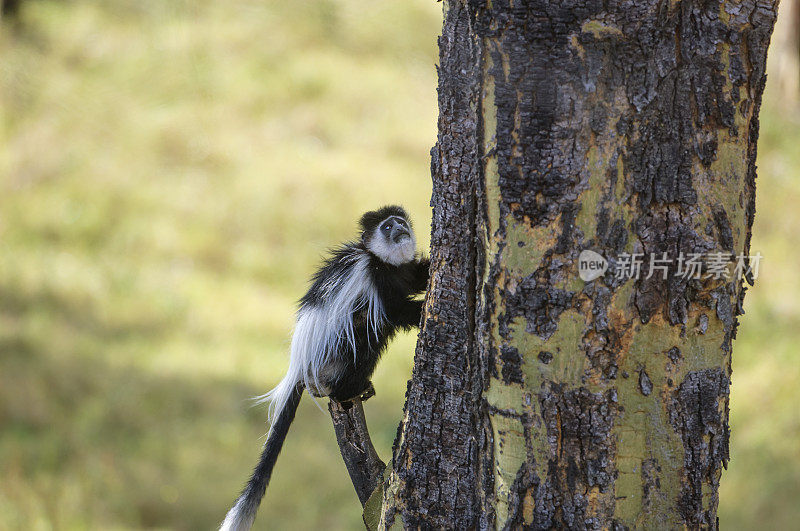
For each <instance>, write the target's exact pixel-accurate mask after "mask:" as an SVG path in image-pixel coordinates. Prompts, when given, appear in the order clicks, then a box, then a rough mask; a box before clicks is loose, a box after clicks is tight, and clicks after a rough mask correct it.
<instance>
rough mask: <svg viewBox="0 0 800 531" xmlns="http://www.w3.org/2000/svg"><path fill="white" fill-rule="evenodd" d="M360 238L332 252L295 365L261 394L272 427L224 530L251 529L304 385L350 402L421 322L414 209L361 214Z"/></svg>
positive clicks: (422, 269)
mask: <svg viewBox="0 0 800 531" xmlns="http://www.w3.org/2000/svg"><path fill="white" fill-rule="evenodd" d="M360 225H361V231H362V232H361V240H360V241H356V242H350V243H345V244H344V245H342V246H341V247H340V248H338V249H336V250H334V251H333V253H332V255H331V256H330V257H329V258H328V259H327V260H325V262H324V263H323V264H322V267H321V268H320V269H319V270H318V271H317V273H316V274H315V275H314V277H313V283H312V285H311V288H310V289H309V290H308V293H306V294H305V296H303V298H302V299H301V300H300V308H299V310H298V312H297V322H296V323H295V328H294V335H293V336H292V345H291V354H290V358H289V370H288V371H287V373H286V376H285V377H284V378H283V380H281V382H280V383H279V384H278V386H277V387H275V389H273V390H272V391H270V392H268V393H267V394H265V395H263V397H261V399H263V400H264V401H269V402H270V407H269V418H270V423H271V425H270V430H269V434H268V435H267V441H266V444H265V445H264V449H263V451H262V452H261V459H260V460H259V462H258V465H256V468H255V470H254V471H253V475H252V476H251V477H250V481H248V483H247V485H246V486H245V488H244V490H243V491H242V494H241V495H240V496H239V498H238V499H237V500H236V503H235V505H234V506H233V508H232V509H231V510H230V511H228V514H227V516H226V517H225V521H224V522H223V523H222V527H221V528H220V529H222V530H225V531H242V530H246V529H249V528H250V526H251V525H252V524H253V520H254V519H255V515H256V510H257V509H258V505H259V503H260V502H261V498H262V497H263V496H264V491H265V490H266V488H267V484H268V483H269V479H270V476H271V475H272V468H273V466H275V461H276V459H277V458H278V453H279V452H280V451H281V446H282V445H283V440H284V439H285V438H286V432H287V431H288V430H289V426H290V425H291V423H292V420H294V414H295V411H296V410H297V406H298V404H299V403H300V397H301V395H302V393H303V389H307V390H308V391H309V392H310V393H312V394H313V395H315V396H329V397H330V398H332V399H334V400H337V401H339V402H346V401H348V400H350V399H353V398H355V397H357V396H360V395H361V394H362V393H364V392H365V391H366V390H367V389H368V388H369V387H370V385H371V384H370V377H371V376H372V372H373V371H374V370H375V365H376V364H377V362H378V358H380V355H381V353H382V352H383V349H384V348H385V347H386V344H387V343H388V342H389V340H390V339H391V338H392V336H394V334H395V332H396V331H397V330H398V329H400V328H402V329H405V330H408V329H410V328H411V327H413V326H417V325H419V321H420V314H421V312H422V301H419V300H414V299H413V297H414V296H415V295H417V294H419V293H421V292H422V291H424V290H425V287H426V285H427V282H428V266H429V263H430V262H429V260H427V259H421V258H417V257H416V247H417V241H416V238H415V237H414V231H413V230H412V228H411V222H410V221H409V219H408V214H406V211H405V210H403V208H401V207H399V206H386V207H383V208H381V209H378V210H374V211H371V212H367V213H366V214H364V215H363V216H361V221H360Z"/></svg>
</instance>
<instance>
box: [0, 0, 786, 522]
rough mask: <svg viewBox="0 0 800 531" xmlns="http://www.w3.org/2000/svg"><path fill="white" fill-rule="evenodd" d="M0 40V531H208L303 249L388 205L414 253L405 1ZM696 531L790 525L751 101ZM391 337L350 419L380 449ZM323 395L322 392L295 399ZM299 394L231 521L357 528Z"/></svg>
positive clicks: (768, 192) (773, 129)
mask: <svg viewBox="0 0 800 531" xmlns="http://www.w3.org/2000/svg"><path fill="white" fill-rule="evenodd" d="M21 15H22V16H21V19H22V20H21V23H20V24H19V25H18V26H17V27H15V28H13V29H12V28H11V27H10V26H5V27H3V28H2V29H0V53H2V61H0V143H1V144H0V145H2V148H0V474H1V476H0V477H2V480H1V481H0V528H1V529H48V528H66V529H82V528H103V529H106V528H110V529H113V528H140V527H161V528H176V529H208V528H212V527H214V525H215V524H216V523H217V522H219V521H220V520H221V518H222V517H223V515H224V513H225V511H226V510H227V508H228V505H229V504H230V503H231V502H232V501H233V499H234V497H235V495H236V493H237V491H238V489H239V488H240V487H241V485H242V483H243V482H244V480H245V479H246V476H247V474H248V473H249V472H250V468H251V467H252V466H253V464H254V463H255V461H256V458H257V455H258V452H259V450H260V443H261V439H260V437H261V436H262V435H263V434H264V432H265V430H266V426H265V423H264V420H265V418H264V417H265V415H264V411H263V409H261V408H251V407H250V404H249V402H248V401H247V399H248V398H249V397H252V396H254V395H257V394H260V393H263V392H264V391H266V390H267V389H269V388H270V387H271V386H272V385H274V384H275V383H276V382H277V381H278V380H279V378H280V377H281V375H282V373H283V370H284V369H285V366H286V350H287V346H288V341H289V334H290V330H291V324H292V316H293V311H294V301H295V300H296V299H297V298H298V297H299V296H300V295H301V294H302V292H303V290H304V288H305V286H306V279H307V277H308V275H309V274H310V273H311V271H312V270H313V268H314V265H315V263H316V262H317V260H318V257H319V255H320V254H321V253H322V251H323V250H324V248H325V247H327V246H329V245H331V244H334V243H336V242H338V241H340V240H342V239H344V238H348V237H351V236H352V235H353V234H354V230H355V218H356V217H357V215H358V214H359V213H360V212H361V211H362V210H364V209H366V208H370V207H372V206H375V205H378V204H381V203H386V202H389V201H401V202H403V203H404V204H405V205H406V206H407V207H408V208H409V210H410V211H411V212H412V214H413V216H414V219H415V221H416V224H417V227H418V229H419V233H420V236H421V238H420V239H421V242H420V243H421V245H422V246H427V245H428V241H427V239H428V226H429V223H430V212H429V209H428V201H429V198H430V180H429V179H430V177H429V170H428V162H429V157H428V150H429V149H430V147H431V146H432V145H433V142H434V139H435V133H436V130H435V127H436V92H435V86H436V81H435V70H434V66H433V65H434V63H435V60H436V49H435V45H436V36H437V34H438V31H439V24H440V6H439V5H437V4H436V3H435V2H433V1H429V0H413V1H406V2H387V1H380V2H378V1H372V2H356V1H353V0H336V1H332V0H328V1H323V0H314V1H312V0H304V1H298V2H280V1H277V0H271V1H258V2H257V1H245V0H236V1H232V2H211V1H208V0H198V1H193V2H189V1H173V2H163V1H160V2H156V1H133V0H109V1H105V2H101V1H99V0H94V1H90V0H75V1H70V2H59V1H55V0H53V1H44V0H41V1H39V0H36V1H30V2H28V3H24V5H23V10H22V13H21ZM763 118H764V119H763V123H764V126H763V131H762V144H761V149H760V168H761V170H760V178H759V193H758V195H759V211H758V214H757V216H756V228H755V236H754V240H753V248H754V250H760V251H761V252H762V253H763V254H764V255H765V256H766V259H765V262H764V264H763V266H764V269H763V276H762V278H761V279H760V280H759V283H758V284H757V287H756V289H753V290H752V292H751V293H749V294H748V298H747V304H746V309H747V311H748V314H747V316H745V317H744V319H743V320H742V321H743V324H742V327H741V329H740V334H739V339H738V340H737V343H736V344H735V351H734V388H733V393H732V406H731V409H732V413H731V415H732V424H733V439H732V460H731V463H730V466H729V470H728V472H727V473H726V474H725V475H724V476H723V487H722V497H721V498H722V499H721V522H722V525H723V527H727V528H738V527H741V528H751V527H755V526H756V524H761V525H765V526H767V527H774V528H786V527H789V524H792V523H794V522H796V521H797V520H798V518H800V509H798V507H797V505H796V499H797V497H798V496H799V495H800V488H799V487H798V485H800V446H799V445H800V443H798V441H800V414H798V412H797V408H796V407H795V403H796V402H797V399H798V391H797V390H796V389H795V385H794V384H795V382H797V381H798V379H800V368H798V364H797V362H796V361H797V354H796V352H797V348H796V345H797V344H798V343H799V342H800V331H799V330H800V301H798V300H797V299H796V298H795V297H794V296H795V295H796V294H798V293H800V278H799V277H798V275H797V272H796V271H797V268H796V265H795V264H797V263H800V250H798V247H797V246H796V245H794V237H795V235H796V234H799V233H800V211H798V209H797V208H793V205H794V204H797V203H798V202H800V170H798V168H800V154H798V153H797V151H796V146H797V145H798V143H800V127H798V125H799V124H798V119H797V118H796V117H795V118H793V119H792V118H789V117H787V116H786V113H784V112H782V110H781V109H778V108H773V107H770V106H767V109H765V114H764V116H763ZM413 348H414V336H413V335H407V336H403V337H401V338H400V339H399V340H397V341H396V342H395V344H394V345H393V347H392V348H391V350H390V352H389V353H388V354H387V356H386V357H385V361H384V362H383V364H382V365H381V366H380V367H379V369H378V373H377V375H376V378H375V386H376V388H377V390H378V395H377V396H376V397H375V398H373V399H371V400H370V401H369V402H368V403H367V405H366V410H367V414H368V416H369V422H370V426H371V429H372V432H373V437H374V442H375V444H376V447H377V449H378V451H379V453H380V454H381V456H382V457H383V458H384V459H388V458H389V456H390V451H389V449H390V447H391V443H392V440H393V438H394V436H395V430H396V427H397V423H398V422H399V421H400V416H401V408H402V403H403V393H404V391H405V383H406V379H407V378H408V377H409V376H410V367H411V356H412V352H413ZM322 405H323V407H324V404H322ZM360 513H361V511H360V508H359V506H358V500H357V498H356V496H355V493H354V491H353V489H352V486H351V485H350V482H349V479H348V478H347V472H346V470H345V468H344V465H343V464H342V462H341V459H340V457H339V453H338V448H337V446H336V443H335V439H334V436H333V430H332V428H331V425H330V420H329V418H328V415H327V412H321V411H319V410H318V409H317V408H316V407H315V405H314V403H313V402H312V401H311V400H308V399H306V400H305V402H304V404H303V405H302V406H301V410H300V413H299V414H298V418H297V421H296V423H295V424H294V426H293V429H292V432H291V433H290V435H289V441H288V444H287V447H286V448H285V450H284V453H283V455H282V456H281V459H280V460H279V461H278V465H277V468H276V472H275V479H274V480H273V484H272V485H271V488H270V491H269V494H268V496H267V497H266V499H265V502H264V505H263V507H262V510H261V513H260V517H259V519H258V521H257V525H258V526H260V527H262V528H263V527H266V526H267V524H269V527H270V528H276V529H284V528H290V529H312V528H325V529H337V528H338V529H345V528H357V527H360V526H361V525H362V523H361V515H360Z"/></svg>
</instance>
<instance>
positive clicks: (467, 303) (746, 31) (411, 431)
mask: <svg viewBox="0 0 800 531" xmlns="http://www.w3.org/2000/svg"><path fill="white" fill-rule="evenodd" d="M776 9H777V2H776V1H773V0H764V1H757V2H753V1H743V2H739V3H735V2H719V1H713V0H712V1H707V2H689V1H684V2H664V1H655V0H651V1H637V2H633V1H626V2H619V3H608V2H586V1H568V2H554V1H539V2H525V1H517V2H514V3H513V5H512V4H510V3H509V2H504V1H498V0H495V1H491V2H477V1H475V2H461V1H455V0H451V1H450V2H447V3H446V4H445V10H444V11H445V17H444V27H443V31H442V36H441V37H440V39H439V47H440V60H441V61H440V67H439V112H440V114H439V136H438V142H437V145H436V147H435V148H434V149H433V150H432V173H433V198H432V200H431V204H432V206H433V208H434V210H433V227H432V249H431V261H432V266H431V281H430V286H429V290H428V295H427V303H426V315H425V317H424V323H423V327H422V330H421V333H420V338H419V343H418V345H417V352H416V359H415V366H414V373H413V378H412V380H411V381H410V383H409V388H408V393H407V403H406V408H405V415H404V419H403V422H402V425H401V427H400V430H399V432H398V438H397V441H396V442H395V451H394V456H393V460H392V463H391V472H390V473H389V474H388V478H387V480H386V482H385V484H384V492H383V500H382V503H383V507H382V510H381V511H379V512H378V513H379V514H380V521H379V522H373V524H380V526H381V527H387V528H388V527H391V526H392V525H398V524H402V525H404V526H406V527H420V526H421V527H445V528H476V527H477V528H487V527H498V528H518V527H531V528H537V529H543V528H592V529H595V528H597V529H599V528H615V529H616V528H634V527H635V528H654V527H658V528H663V527H670V528H673V527H684V526H685V527H689V528H698V527H712V528H713V527H717V519H716V511H717V501H718V498H717V490H718V486H719V480H720V476H721V472H722V468H723V467H724V466H725V465H726V462H727V459H728V392H729V384H730V374H731V345H732V340H733V338H734V336H735V333H736V327H737V315H739V314H740V313H741V305H742V299H743V296H744V291H745V288H744V286H743V283H742V282H741V280H740V279H738V278H736V276H732V277H731V278H724V277H720V278H716V277H717V276H719V275H714V274H713V269H711V268H710V267H709V266H708V264H707V265H706V266H705V269H703V275H702V277H701V278H692V277H686V276H685V275H684V276H681V275H679V274H678V273H680V271H678V270H677V267H678V264H677V260H678V258H679V257H680V256H681V254H683V255H684V256H692V255H693V254H695V253H696V254H702V255H703V256H704V258H707V257H708V256H709V253H732V255H734V257H735V255H748V254H749V248H750V228H751V225H752V221H753V215H754V210H755V155H756V140H757V136H758V110H759V105H760V100H761V94H762V91H763V88H764V81H765V74H764V66H765V64H766V51H767V45H768V43H769V37H770V32H771V31H772V27H773V23H774V20H775V14H776ZM585 249H591V250H593V251H595V252H597V253H598V254H600V255H602V256H604V257H605V258H606V259H608V260H609V262H611V268H610V269H609V271H607V272H606V273H605V274H604V275H602V276H601V277H600V278H597V279H595V280H591V281H584V280H581V278H580V277H579V275H578V269H577V262H578V256H579V254H580V253H581V251H583V250H585ZM625 253H630V254H633V253H642V261H643V266H642V273H643V274H642V276H641V277H640V278H638V279H637V278H626V277H625V276H624V275H620V272H622V271H623V267H622V266H623V265H624V256H625ZM662 253H667V258H668V259H669V260H672V262H671V263H670V264H669V265H668V270H667V275H666V277H667V278H666V279H665V278H664V277H663V275H662V273H661V272H660V271H658V270H655V274H653V275H652V276H651V277H650V278H645V277H646V276H647V275H646V273H647V272H648V266H649V263H650V262H649V261H650V259H651V257H655V258H663V257H664V255H663V254H662ZM734 262H735V260H734ZM726 265H730V266H731V268H730V271H733V267H732V266H733V265H735V264H734V263H730V264H727V263H726Z"/></svg>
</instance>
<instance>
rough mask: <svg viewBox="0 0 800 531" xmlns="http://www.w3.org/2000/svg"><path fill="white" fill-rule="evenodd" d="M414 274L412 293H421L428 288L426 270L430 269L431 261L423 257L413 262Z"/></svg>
mask: <svg viewBox="0 0 800 531" xmlns="http://www.w3.org/2000/svg"><path fill="white" fill-rule="evenodd" d="M413 267H414V269H413V272H414V283H413V284H414V285H413V288H414V293H421V292H423V291H425V288H427V287H428V270H429V269H430V267H431V259H430V258H426V257H424V256H422V257H420V258H419V259H418V260H415V261H414V262H413Z"/></svg>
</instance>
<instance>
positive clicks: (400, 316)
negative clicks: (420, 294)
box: [387, 299, 424, 328]
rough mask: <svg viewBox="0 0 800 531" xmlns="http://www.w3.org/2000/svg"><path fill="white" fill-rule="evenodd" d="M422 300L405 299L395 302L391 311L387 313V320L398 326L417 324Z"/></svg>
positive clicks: (408, 326) (409, 326) (404, 326)
mask: <svg viewBox="0 0 800 531" xmlns="http://www.w3.org/2000/svg"><path fill="white" fill-rule="evenodd" d="M423 304H424V302H423V301H415V300H410V299H406V300H404V301H402V302H401V303H399V304H397V305H396V306H395V307H394V308H393V309H392V312H391V313H390V314H389V315H387V317H388V318H389V321H390V322H391V323H392V324H393V325H394V326H397V327H400V328H411V327H412V326H419V319H420V316H421V315H422V305H423Z"/></svg>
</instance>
